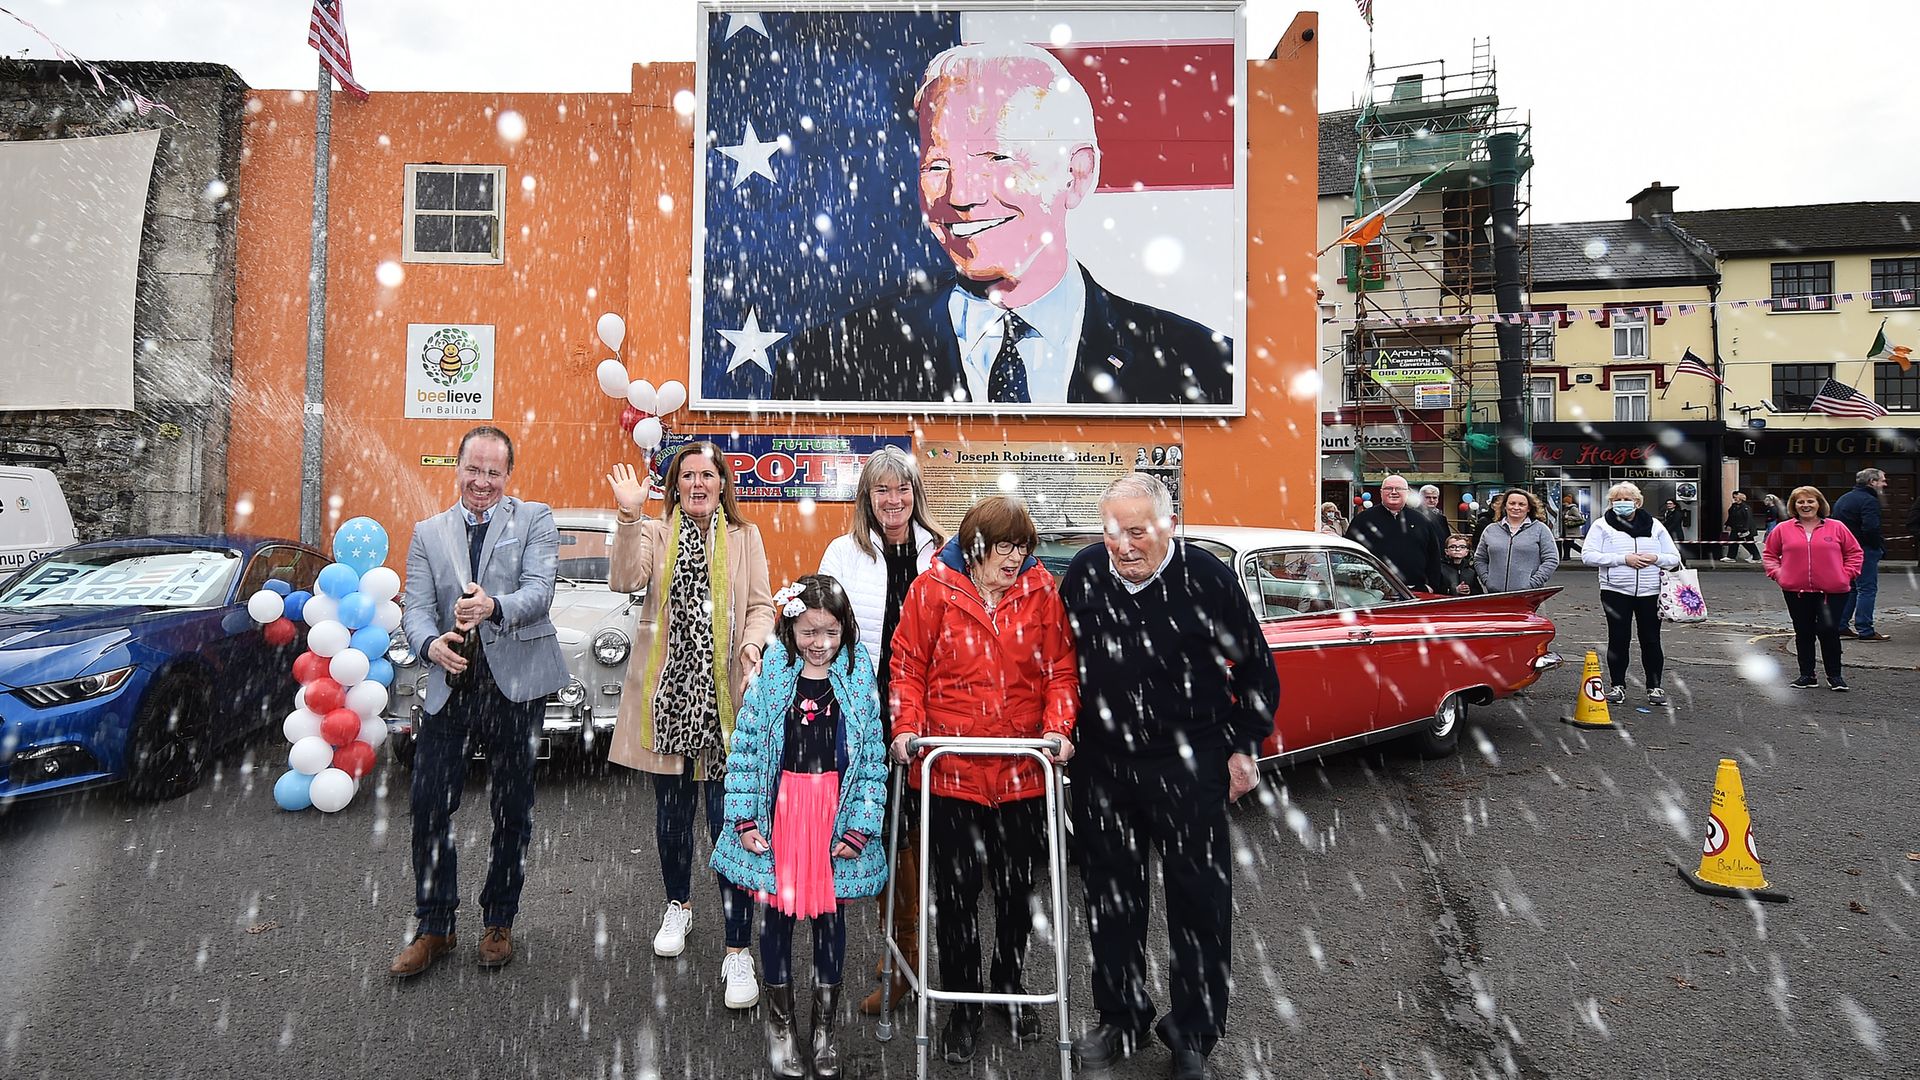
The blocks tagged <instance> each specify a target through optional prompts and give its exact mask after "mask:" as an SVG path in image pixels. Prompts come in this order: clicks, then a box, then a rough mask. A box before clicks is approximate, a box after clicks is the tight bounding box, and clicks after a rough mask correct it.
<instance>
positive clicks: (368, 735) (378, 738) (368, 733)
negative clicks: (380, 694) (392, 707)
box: [360, 683, 387, 750]
mask: <svg viewBox="0 0 1920 1080" xmlns="http://www.w3.org/2000/svg"><path fill="white" fill-rule="evenodd" d="M360 685H361V686H368V685H371V686H379V685H380V684H379V683H361V684H360ZM360 741H361V742H363V743H366V744H367V745H368V746H371V747H373V748H374V749H375V750H378V749H380V744H381V743H384V742H386V741H387V720H386V717H383V716H367V717H362V718H361V720H360Z"/></svg>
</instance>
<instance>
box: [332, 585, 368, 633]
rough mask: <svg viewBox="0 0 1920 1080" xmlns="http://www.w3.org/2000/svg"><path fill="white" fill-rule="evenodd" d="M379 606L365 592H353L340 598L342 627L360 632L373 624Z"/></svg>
mask: <svg viewBox="0 0 1920 1080" xmlns="http://www.w3.org/2000/svg"><path fill="white" fill-rule="evenodd" d="M376 607H377V605H375V604H374V602H373V597H371V596H368V595H367V594H366V593H363V592H351V593H348V594H347V595H345V596H343V597H341V598H340V614H339V616H338V617H339V619H340V625H341V626H344V627H346V628H347V629H349V630H358V629H360V628H361V627H363V626H366V625H367V624H368V623H371V622H373V613H374V611H375V609H376Z"/></svg>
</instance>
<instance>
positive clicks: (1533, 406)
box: [1527, 375, 1560, 424]
mask: <svg viewBox="0 0 1920 1080" xmlns="http://www.w3.org/2000/svg"><path fill="white" fill-rule="evenodd" d="M1542 387H1545V388H1546V393H1544V394H1543V393H1541V392H1540V391H1541V388H1542ZM1559 391H1560V380H1559V379H1557V378H1555V377H1553V376H1552V375H1531V376H1528V377H1527V422H1528V423H1529V424H1551V423H1553V405H1554V397H1555V396H1556V395H1557V394H1558V393H1559ZM1542 402H1544V403H1545V407H1544V408H1542V404H1541V403H1542Z"/></svg>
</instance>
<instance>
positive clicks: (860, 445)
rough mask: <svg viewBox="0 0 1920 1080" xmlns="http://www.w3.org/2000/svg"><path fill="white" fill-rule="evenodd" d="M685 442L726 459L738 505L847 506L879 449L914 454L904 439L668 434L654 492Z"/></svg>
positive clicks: (655, 458) (658, 457)
mask: <svg viewBox="0 0 1920 1080" xmlns="http://www.w3.org/2000/svg"><path fill="white" fill-rule="evenodd" d="M690 442H710V443H712V444H714V445H715V446H718V447H719V448H720V451H721V452H722V453H724V454H726V456H727V465H728V466H729V467H730V468H731V469H732V470H733V475H734V478H735V479H736V481H737V484H736V486H735V488H734V495H735V497H736V498H738V499H739V500H740V501H741V502H796V501H798V500H801V499H812V500H813V501H815V502H852V501H853V496H854V492H855V490H856V489H857V488H858V487H859V485H860V469H861V467H862V466H864V465H866V463H867V458H868V457H870V456H872V455H873V454H875V453H877V452H879V450H880V448H881V447H883V446H897V447H899V448H900V449H902V450H905V451H907V452H908V453H912V452H913V440H912V439H910V438H908V437H907V436H904V435H901V436H894V437H884V436H874V435H701V434H683V433H681V432H670V433H669V434H668V435H667V437H666V438H665V439H663V440H662V441H661V443H660V449H659V451H658V452H656V453H655V454H654V456H653V468H654V475H655V485H656V490H662V488H663V485H664V481H663V480H661V479H660V478H659V477H660V470H661V469H662V468H664V467H665V464H666V462H667V460H668V459H669V458H670V457H671V456H672V455H673V453H674V452H675V451H677V450H679V449H680V448H681V447H683V446H685V445H686V444H688V443H690Z"/></svg>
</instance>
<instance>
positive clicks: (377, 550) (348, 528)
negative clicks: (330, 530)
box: [333, 517, 389, 574]
mask: <svg viewBox="0 0 1920 1080" xmlns="http://www.w3.org/2000/svg"><path fill="white" fill-rule="evenodd" d="M388 545H389V541H388V540H387V530H386V529H384V528H382V527H381V525H380V523H379V522H377V521H375V520H373V519H372V518H370V517H357V518H354V519H352V520H350V521H348V522H347V523H346V524H344V525H342V526H340V531H339V532H336V533H334V534H333V557H334V558H335V559H337V560H339V561H340V562H343V563H346V564H347V565H348V566H351V567H353V570H354V572H355V573H357V574H364V573H366V572H367V571H369V570H371V569H373V568H374V567H376V566H379V565H380V564H382V563H384V562H386V561H387V548H388Z"/></svg>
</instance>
